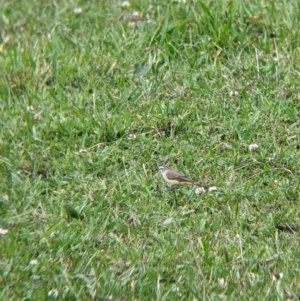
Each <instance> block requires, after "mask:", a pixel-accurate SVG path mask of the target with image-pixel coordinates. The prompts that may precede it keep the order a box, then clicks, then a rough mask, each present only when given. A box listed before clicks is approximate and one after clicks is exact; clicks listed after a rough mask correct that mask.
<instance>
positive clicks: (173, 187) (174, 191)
mask: <svg viewBox="0 0 300 301" xmlns="http://www.w3.org/2000/svg"><path fill="white" fill-rule="evenodd" d="M171 190H172V191H173V193H174V200H175V205H177V198H176V188H175V186H171Z"/></svg>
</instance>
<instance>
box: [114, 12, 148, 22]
mask: <svg viewBox="0 0 300 301" xmlns="http://www.w3.org/2000/svg"><path fill="white" fill-rule="evenodd" d="M119 20H120V21H121V22H123V23H126V22H129V23H131V22H133V23H135V22H145V21H147V19H144V18H143V17H141V16H140V15H134V14H129V13H124V14H122V15H121V17H120V19H119Z"/></svg>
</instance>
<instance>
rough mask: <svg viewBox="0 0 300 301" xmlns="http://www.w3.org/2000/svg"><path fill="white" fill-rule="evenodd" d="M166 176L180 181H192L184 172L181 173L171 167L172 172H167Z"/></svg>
mask: <svg viewBox="0 0 300 301" xmlns="http://www.w3.org/2000/svg"><path fill="white" fill-rule="evenodd" d="M168 178H169V179H170V180H178V181H182V182H191V183H192V182H193V181H192V180H191V179H189V178H188V177H187V176H186V175H185V174H183V173H181V172H179V171H176V170H173V169H172V172H168Z"/></svg>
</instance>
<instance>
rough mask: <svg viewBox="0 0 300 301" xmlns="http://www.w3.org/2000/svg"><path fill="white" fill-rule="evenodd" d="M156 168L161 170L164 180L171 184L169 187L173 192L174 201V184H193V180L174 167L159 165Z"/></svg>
mask: <svg viewBox="0 0 300 301" xmlns="http://www.w3.org/2000/svg"><path fill="white" fill-rule="evenodd" d="M158 170H159V171H160V172H161V174H162V176H163V178H164V179H165V181H166V182H167V183H169V184H170V185H171V189H172V190H173V192H174V198H175V202H176V192H175V189H174V188H175V187H176V186H182V185H195V182H194V181H192V180H191V179H189V178H188V177H187V176H186V175H185V174H183V173H181V172H179V171H177V170H175V169H172V168H170V167H166V166H160V167H159V168H158Z"/></svg>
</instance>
